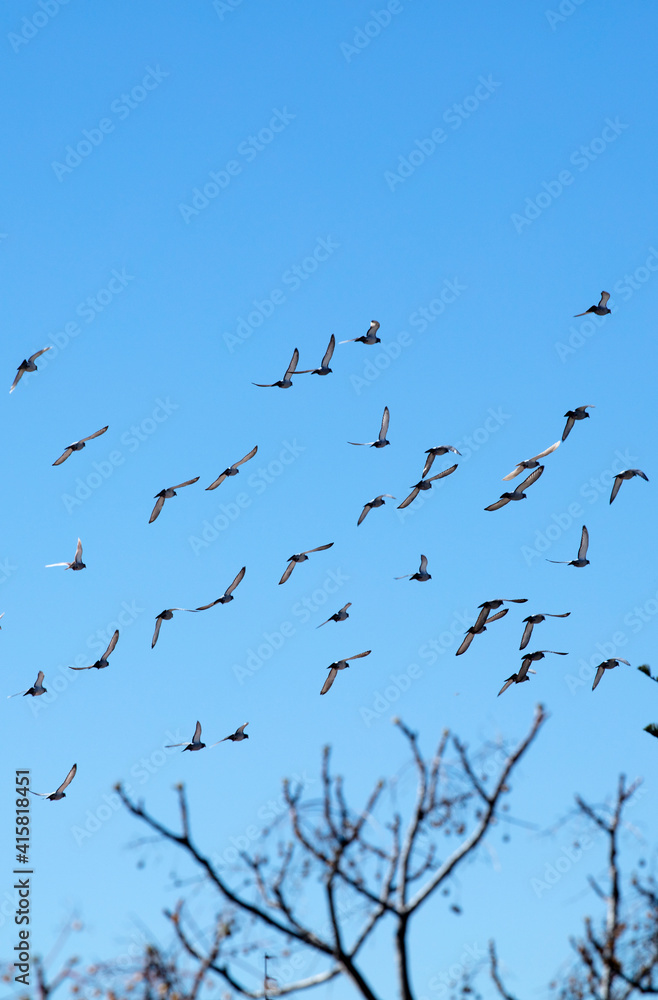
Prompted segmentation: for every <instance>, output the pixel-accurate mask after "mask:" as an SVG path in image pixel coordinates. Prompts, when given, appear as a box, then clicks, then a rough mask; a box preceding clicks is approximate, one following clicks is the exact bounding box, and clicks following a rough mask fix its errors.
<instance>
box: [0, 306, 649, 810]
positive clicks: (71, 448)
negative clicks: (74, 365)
mask: <svg viewBox="0 0 658 1000" xmlns="http://www.w3.org/2000/svg"><path fill="white" fill-rule="evenodd" d="M609 298H610V295H609V293H608V292H602V293H601V299H600V301H599V303H598V305H594V306H591V307H590V308H589V309H587V310H586V311H585V312H584V313H578V314H577V315H578V316H585V315H586V314H587V313H595V314H596V315H597V316H604V315H607V314H608V313H609V312H610V311H611V310H610V309H609V308H608V306H607V303H608V300H609ZM379 326H380V324H379V323H378V322H377V321H376V320H372V322H371V323H370V327H369V328H368V330H367V332H366V333H365V335H364V336H362V337H354V338H352V339H351V340H343V341H340V343H341V344H347V343H356V342H359V343H362V344H365V345H369V346H372V345H374V344H379V343H381V340H380V338H379V337H378V336H377V332H378V330H379ZM335 347H336V339H335V337H334V336H333V335H332V336H331V339H330V341H329V345H328V347H327V350H326V351H325V354H324V357H323V358H322V361H321V363H320V366H319V367H318V368H312V369H306V370H304V371H297V365H298V363H299V350H298V349H297V348H295V349H294V351H293V354H292V358H291V360H290V364H289V365H288V367H287V369H286V371H285V374H284V376H283V378H282V379H279V380H278V381H277V382H271V383H260V382H254V383H253V384H254V385H256V386H258V387H259V388H275V387H277V388H279V389H290V388H292V385H293V382H292V379H293V375H309V374H312V375H322V376H324V375H330V374H331V373H332V369H331V368H330V363H331V359H332V356H333V353H334V350H335ZM48 350H50V348H49V347H45V348H43V349H42V350H40V351H36V352H35V353H34V354H33V355H31V357H29V358H27V359H25V360H23V361H22V362H21V364H20V365H19V367H18V371H17V373H16V377H15V379H14V381H13V383H12V385H11V388H10V390H9V391H10V392H13V391H14V389H15V388H16V386H17V385H18V383H19V381H20V379H21V378H22V376H23V375H24V374H25V373H26V372H34V371H37V365H36V364H35V361H36V359H37V358H38V357H40V355H42V354H44V353H45V351H48ZM590 409H593V405H592V404H587V405H584V406H577V407H576V408H575V409H573V410H567V412H566V413H565V415H564V416H565V417H566V419H567V422H566V425H565V427H564V431H563V433H562V438H561V440H558V441H556V442H555V443H554V444H552V445H550V447H548V448H545V449H544V450H543V451H540V452H539V453H538V454H537V455H534V456H533V457H532V458H529V459H525V460H524V461H522V462H519V463H518V464H517V465H516V466H515V468H514V469H513V470H512V471H511V472H510V473H508V474H507V475H506V476H503V480H504V481H509V480H512V479H515V478H516V477H517V476H519V475H521V473H522V472H525V471H527V470H532V471H531V472H530V475H528V476H527V477H526V478H525V479H524V480H523V481H522V482H521V483H520V484H519V485H517V486H516V487H515V488H514V490H512V491H508V492H505V493H502V494H501V496H500V498H499V499H498V500H497V501H495V503H492V504H490V505H489V506H488V507H485V508H484V509H485V510H486V511H494V510H499V509H500V508H501V507H504V506H506V505H507V504H508V503H510V502H511V501H516V500H525V499H526V492H525V491H526V490H527V489H528V488H529V487H530V486H532V485H533V484H534V483H536V482H537V480H538V479H539V478H540V477H541V475H542V473H543V472H544V466H543V465H542V464H540V460H541V459H543V458H546V457H547V456H548V455H551V454H552V453H553V452H554V451H555V450H556V449H557V448H558V447H559V446H560V444H561V443H562V442H564V441H566V439H567V437H568V436H569V434H570V433H571V430H572V428H573V427H574V425H575V423H576V422H577V421H580V420H585V419H587V418H589V416H590V414H589V413H588V412H587V411H588V410H590ZM389 422H390V413H389V409H388V407H387V406H386V407H385V408H384V413H383V416H382V421H381V426H380V429H379V434H378V437H377V438H376V439H375V440H374V441H349V442H348V443H349V444H351V445H355V446H357V447H368V446H369V447H371V448H384V447H386V446H387V445H388V444H390V442H389V441H388V439H387V434H388V428H389ZM107 429H108V426H105V427H101V429H100V430H98V431H95V432H94V433H93V434H89V435H88V436H87V437H84V438H80V440H79V441H74V442H73V443H72V444H70V445H68V446H67V447H66V448H65V449H64V451H63V453H62V454H61V455H60V457H59V458H58V459H56V461H55V462H53V465H54V466H59V465H62V464H63V463H64V462H65V461H66V460H67V459H68V458H69V457H70V456H71V455H72V454H73V452H76V451H81V450H82V449H83V448H84V447H85V446H86V443H87V442H88V441H92V440H93V439H95V438H98V437H100V436H101V435H102V434H104V433H105V432H106V431H107ZM257 451H258V445H255V446H254V447H253V448H252V449H251V451H249V452H248V453H247V454H246V455H245V456H244V457H243V458H241V459H240V460H239V461H238V462H235V463H233V465H230V466H228V468H226V469H224V471H223V472H222V473H220V475H219V476H218V477H217V479H215V480H214V482H212V483H211V484H210V485H209V486H207V487H206V490H214V489H217V487H218V486H220V485H221V484H222V483H223V482H224V481H225V480H226V479H228V478H229V477H232V476H236V475H238V473H239V472H240V466H241V465H243V464H244V463H245V462H248V461H249V460H250V459H252V458H253V457H254V455H255V454H256V452H257ZM449 453H454V454H456V455H460V454H461V453H460V452H459V451H457V449H456V448H455V447H454V446H453V445H439V446H437V447H433V448H428V449H427V451H426V452H425V454H426V456H427V457H426V460H425V463H424V467H423V471H422V474H421V478H420V479H419V481H418V482H417V483H415V484H414V485H413V486H412V487H411V493H409V495H408V496H407V497H406V498H405V499H404V500H403V501H402V503H400V504H399V505H398V509H399V510H403V509H404V508H406V507H408V506H409V505H410V504H412V503H413V502H414V500H415V499H416V497H417V496H418V495H419V493H421V492H422V491H426V490H429V489H431V488H432V483H433V482H436V481H437V480H440V479H444V478H445V477H446V476H450V475H452V474H453V473H454V472H455V471H456V470H457V464H454V465H451V466H450V467H449V468H447V469H444V470H443V471H442V472H439V473H437V474H436V475H434V476H428V473H429V472H430V470H431V468H432V465H433V463H434V460H435V459H436V458H437V457H440V456H443V455H447V454H449ZM635 476H639V477H640V478H642V479H644V480H645V481H647V482H648V478H647V476H646V475H645V473H644V472H643V471H642V470H641V469H625V470H624V471H622V472H620V473H618V474H617V476H616V477H615V479H614V482H613V485H612V492H611V494H610V501H609V502H610V503H612V502H613V500H614V499H615V497H616V496H617V494H618V492H619V490H620V488H621V484H622V483H623V482H624V481H625V480H628V479H632V478H634V477H635ZM199 478H200V477H199V476H196V477H195V478H194V479H188V480H186V481H185V482H183V483H179V484H178V485H177V486H170V487H167V488H166V489H163V490H160V492H159V493H157V494H156V495H155V498H154V499H155V501H156V502H155V506H154V507H153V511H152V512H151V516H150V518H149V524H152V523H153V522H154V521H155V520H156V519H157V518H158V517H159V516H160V513H161V512H162V508H163V507H164V503H165V500H171V499H172V498H173V497H175V496H177V490H180V489H182V488H183V487H185V486H192V485H193V484H194V483H196V482H198V480H199ZM386 499H391V500H394V499H396V498H395V497H394V496H392V495H391V494H390V493H381V494H379V495H378V496H376V497H374V499H372V500H369V501H368V502H367V503H366V504H365V505H364V507H363V510H362V511H361V513H360V515H359V518H358V521H357V526H358V525H360V524H362V523H363V521H364V520H365V518H366V517H367V515H368V514H369V513H370V511H371V510H374V509H376V508H378V507H382V506H383V505H384V504H385V501H386ZM333 544H334V543H333V542H329V543H327V544H325V545H318V546H317V547H316V548H313V549H306V550H305V551H303V552H298V553H295V554H293V555H292V556H290V557H289V559H288V560H287V563H288V565H287V566H286V568H285V570H284V572H283V575H282V576H281V579H280V580H279V584H284V583H286V581H287V580H289V579H290V575H291V574H292V571H293V570H294V568H295V566H296V565H297V564H298V563H302V562H306V561H307V560H308V557H309V555H311V554H312V553H314V552H322V551H324V550H326V549H329V548H331V546H332V545H333ZM588 545H589V533H588V531H587V527H586V526H585V525H583V528H582V535H581V541H580V547H579V550H578V556H577V558H576V559H571V560H556V559H549V560H547V561H548V562H552V563H558V562H559V563H562V564H564V565H569V566H575V567H576V568H579V569H582V568H584V567H585V566H588V565H589V559H588V558H587V549H588ZM427 564H428V560H427V556H425V555H422V554H421V557H420V566H419V569H418V570H417V572H415V573H413V574H406V575H405V576H400V577H396V578H395V579H397V580H403V579H409V580H414V581H417V582H419V583H425V582H427V581H428V580H431V579H432V577H431V574H430V573H428V571H427ZM54 566H64V567H65V568H66V569H71V570H74V571H75V570H83V569H85V563H84V562H83V561H82V542H81V540H80V539H79V538H78V544H77V547H76V551H75V556H74V558H73V560H72V561H71V562H58V563H49V564H48V565H47V568H51V567H54ZM245 572H246V567H245V566H243V567H242V568H241V569H240V571H239V572H238V573H237V575H236V576H235V578H234V579H233V581H232V582H231V584H230V585H229V586H228V587H227V588H226V590H225V592H224V594H222V596H221V597H218V598H217V599H216V600H214V601H212V602H211V603H209V604H204V605H202V606H201V607H198V608H166V609H165V610H164V611H161V612H160V614H159V615H157V616H156V619H155V630H154V633H153V639H152V641H151V648H152V649H153V648H154V646H155V645H156V643H157V641H158V637H159V635H160V629H161V626H162V623H163V621H170V620H171V619H172V618H173V615H174V612H176V611H186V612H189V613H197V612H200V611H207V610H209V609H210V608H213V607H215V606H216V605H217V604H227V603H228V602H229V601H232V600H233V599H234V597H233V592H234V591H235V589H236V588H237V587H238V585H239V584H240V583H241V582H242V580H243V578H244V575H245ZM526 602H527V598H525V597H523V598H521V597H519V598H497V599H494V600H491V601H485V602H484V603H483V604H481V605H480V606H479V613H478V615H477V618H476V620H475V623H474V624H473V625H472V626H471V627H470V628H469V629H467V631H466V634H465V637H464V639H463V641H462V643H461V645H460V646H459V649H458V650H457V652H456V655H457V656H461V655H462V654H463V653H465V652H466V651H467V650H468V648H469V647H470V645H471V643H472V641H473V639H474V638H475V636H476V635H481V634H482V633H484V632H485V631H486V630H487V626H488V625H491V624H492V623H493V622H495V621H499V620H500V619H501V618H503V617H504V616H505V615H507V613H508V611H509V608H503V609H502V610H498V609H499V608H501V606H502V605H503V604H508V603H512V604H525V603H526ZM350 607H351V602H349V603H347V604H345V605H344V606H343V607H342V608H340V610H339V611H337V612H335V613H334V614H333V615H331V616H330V617H329V618H328V619H327V620H326V621H324V622H322V624H321V625H318V626H317V628H321V627H322V626H323V625H327V624H328V623H329V622H332V621H333V622H343V621H345V620H346V619H347V618H349V612H348V608H350ZM492 612H495V613H493V614H492ZM569 614H570V612H569V611H565V612H562V613H560V614H554V613H546V612H545V613H542V614H533V615H529V616H528V617H527V618H524V619H523V623H524V625H525V628H524V630H523V635H522V638H521V644H520V646H519V649H520V650H524V649H525V648H526V647H527V645H528V643H529V642H530V638H531V636H532V633H533V629H534V627H535V626H536V625H539V624H540V623H541V622H543V621H545V620H546V618H567V617H568V616H569ZM0 617H1V616H0ZM118 641H119V630H118V629H117V630H116V631H115V632H114V634H113V636H112V638H111V639H110V642H109V644H108V647H107V649H106V650H105V652H104V653H103V655H102V656H101V657H100V659H98V660H96V662H95V663H92V664H91V665H90V666H87V667H71V668H70V669H71V670H94V669H95V670H102V669H105V668H106V667H107V666H108V665H109V657H110V655H111V654H112V653H113V652H114V649H115V648H116V645H117V643H118ZM370 653H371V650H369V649H368V650H365V651H364V652H362V653H355V654H354V655H353V656H346V657H345V658H344V659H342V660H337V661H336V662H334V663H331V664H330V665H329V667H328V674H327V677H326V679H325V682H324V684H323V686H322V689H321V691H320V694H321V695H324V694H326V693H327V692H328V691H329V690H330V688H331V687H332V685H333V683H334V681H335V679H336V677H337V676H338V672H339V671H340V670H346V669H347V668H348V667H349V665H350V661H351V660H358V659H361V658H363V657H365V656H369V655H370ZM547 653H551V654H553V655H556V656H566V655H567V654H566V653H564V652H559V651H557V650H551V649H541V650H536V651H535V652H532V653H524V654H523V659H522V662H521V667H520V668H519V670H518V671H517V672H515V673H513V674H512V675H511V676H510V677H508V678H506V680H505V682H504V684H503V686H502V688H501V689H500V691H499V692H498V694H499V695H501V694H503V692H505V691H506V690H507V689H508V688H509V687H511V686H512V685H513V684H521V683H523V682H525V681H529V680H530V676H529V675H530V674H535V673H536V671H535V670H532V669H531V668H530V667H531V664H532V663H536V662H538V661H539V660H541V659H543V658H544V657H545V655H546V654H547ZM620 663H625V664H627V665H629V666H630V664H629V663H628V660H624V659H622V658H621V657H618V658H616V659H615V658H610V659H607V660H604V661H603V662H602V663H600V664H599V665H598V667H597V670H596V676H595V678H594V683H593V685H592V690H594V689H595V688H596V687H597V685H598V684H599V682H600V680H601V678H602V677H603V674H604V673H605V671H606V670H611V669H613V668H614V667H617V666H618V665H619V664H620ZM44 679H45V675H44V672H43V671H42V670H40V671H39V673H38V675H37V679H36V681H35V682H34V684H33V685H32V687H30V688H28V689H27V690H26V691H18V692H17V693H16V694H15V695H9V697H10V698H14V697H18V696H19V695H22V696H23V697H25V696H27V695H30V696H32V697H38V696H39V695H42V694H45V693H46V691H47V689H46V688H45V687H44V686H43V682H44ZM248 725H249V723H247V722H245V723H244V724H243V725H241V726H239V727H238V728H237V729H236V731H235V732H234V733H231V734H229V735H228V736H225V737H224V738H223V739H221V740H217V742H216V743H212V744H211V747H214V746H217V745H218V744H219V743H224V742H226V741H227V740H230V741H232V742H235V743H239V742H241V741H243V740H246V739H249V735H248V734H247V733H245V729H246V727H247V726H248ZM178 746H182V747H183V752H184V751H186V750H190V751H196V750H202V749H204V747H206V744H205V743H203V742H202V741H201V723H200V722H198V721H197V723H196V727H195V730H194V735H193V737H192V739H191V740H189V741H188V742H185V743H175V744H170V745H169V747H168V749H169V748H172V747H178ZM76 771H77V764H74V765H73V767H72V768H71V769H70V771H69V773H68V774H67V776H66V778H65V779H64V781H63V782H62V784H61V785H60V786H59V787H58V788H57V789H56V790H55V791H54V792H50V793H47V792H32V794H33V795H40V796H42V797H43V798H47V799H49V800H50V801H57V800H59V799H63V798H64V797H65V789H66V788H67V787H68V786H69V784H70V783H71V781H72V780H73V778H74V777H75V774H76ZM30 791H31V789H30Z"/></svg>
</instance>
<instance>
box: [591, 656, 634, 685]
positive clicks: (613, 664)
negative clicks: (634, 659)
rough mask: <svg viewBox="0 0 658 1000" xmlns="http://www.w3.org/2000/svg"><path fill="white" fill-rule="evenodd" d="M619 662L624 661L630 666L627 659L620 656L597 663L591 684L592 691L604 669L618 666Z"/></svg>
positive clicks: (612, 668)
mask: <svg viewBox="0 0 658 1000" xmlns="http://www.w3.org/2000/svg"><path fill="white" fill-rule="evenodd" d="M620 663H625V664H626V666H627V667H630V663H629V662H628V660H622V658H621V656H618V657H617V659H616V660H615V659H610V660H604V661H603V663H599V665H598V667H597V668H596V677H595V678H594V683H593V684H592V691H593V690H594V688H595V687H596V686H597V684H598V683H599V681H600V680H601V678H602V677H603V675H604V673H605V672H606V670H614V668H615V667H618V666H619V664H620Z"/></svg>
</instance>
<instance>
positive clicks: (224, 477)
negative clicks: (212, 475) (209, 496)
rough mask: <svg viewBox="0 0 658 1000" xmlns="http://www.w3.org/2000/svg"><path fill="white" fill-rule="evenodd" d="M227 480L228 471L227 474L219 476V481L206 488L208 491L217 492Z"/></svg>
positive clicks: (223, 473)
mask: <svg viewBox="0 0 658 1000" xmlns="http://www.w3.org/2000/svg"><path fill="white" fill-rule="evenodd" d="M227 478H228V469H227V470H226V471H225V472H222V474H221V476H218V477H217V479H216V480H215V481H214V483H211V484H210V486H206V489H207V490H216V489H217V487H218V486H221V485H222V483H223V482H224V480H225V479H227Z"/></svg>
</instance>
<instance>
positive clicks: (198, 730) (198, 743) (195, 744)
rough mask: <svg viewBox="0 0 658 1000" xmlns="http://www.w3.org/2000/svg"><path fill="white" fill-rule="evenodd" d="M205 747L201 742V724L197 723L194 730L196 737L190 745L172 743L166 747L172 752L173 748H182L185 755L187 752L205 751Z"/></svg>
mask: <svg viewBox="0 0 658 1000" xmlns="http://www.w3.org/2000/svg"><path fill="white" fill-rule="evenodd" d="M205 745H206V744H205V743H202V742H201V723H200V722H197V724H196V729H195V730H194V736H193V737H192V739H191V740H190V742H189V743H170V744H169V745H168V746H167V747H165V749H166V750H171V749H173V747H182V748H183V753H185V751H186V750H203V748H204V747H205ZM214 745H215V744H213V746H214Z"/></svg>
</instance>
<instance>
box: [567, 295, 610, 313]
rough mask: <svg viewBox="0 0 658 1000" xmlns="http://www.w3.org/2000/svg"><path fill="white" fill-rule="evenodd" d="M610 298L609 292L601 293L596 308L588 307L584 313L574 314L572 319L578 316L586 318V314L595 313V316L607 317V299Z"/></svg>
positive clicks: (608, 310)
mask: <svg viewBox="0 0 658 1000" xmlns="http://www.w3.org/2000/svg"><path fill="white" fill-rule="evenodd" d="M609 298H610V292H601V298H600V300H599V304H598V306H590V307H589V309H586V310H585V312H584V313H576V315H575V316H574V319H576V318H577V317H578V316H587V313H596V315H597V316H607V315H608V313H609V312H610V309H608V299H609Z"/></svg>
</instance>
